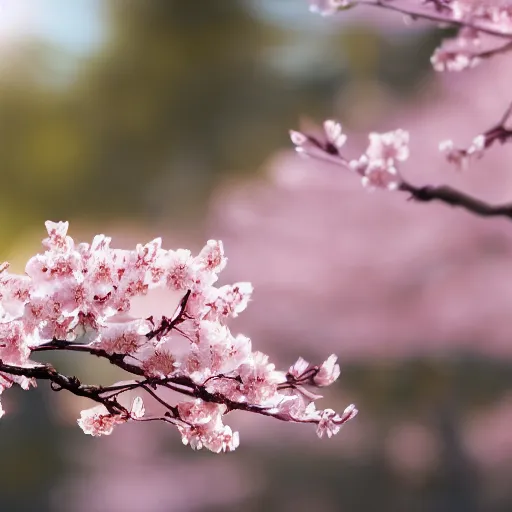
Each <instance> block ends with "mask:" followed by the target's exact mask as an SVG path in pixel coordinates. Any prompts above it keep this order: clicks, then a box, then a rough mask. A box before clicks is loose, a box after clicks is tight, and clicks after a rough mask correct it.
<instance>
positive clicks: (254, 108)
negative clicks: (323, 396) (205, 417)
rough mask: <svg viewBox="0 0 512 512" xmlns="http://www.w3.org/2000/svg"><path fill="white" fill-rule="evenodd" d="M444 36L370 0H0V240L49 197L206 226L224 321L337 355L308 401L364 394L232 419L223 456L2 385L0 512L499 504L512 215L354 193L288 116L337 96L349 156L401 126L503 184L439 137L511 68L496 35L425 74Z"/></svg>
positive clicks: (124, 222)
mask: <svg viewBox="0 0 512 512" xmlns="http://www.w3.org/2000/svg"><path fill="white" fill-rule="evenodd" d="M448 35H449V32H446V31H445V32H442V31H439V30H437V29H435V30H434V29H433V28H432V27H431V26H429V25H425V24H414V25H411V24H410V23H404V20H403V19H402V17H400V16H387V15H385V13H383V12H379V11H373V10H365V9H364V8H361V9H359V10H356V11H354V12H353V13H350V14H346V15H342V16H341V17H338V18H331V19H324V18H321V17H319V16H314V15H312V14H310V13H309V12H308V2H307V1H306V0H278V1H275V0H252V1H251V0H219V1H211V0H210V1H206V0H205V1H195V2H193V1H190V0H72V1H70V0H2V1H1V3H0V257H1V258H0V259H3V260H10V261H13V266H14V267H15V268H17V269H19V270H21V269H23V264H24V261H25V260H26V258H27V256H28V255H30V254H31V253H33V252H35V251H36V250H38V249H39V247H40V240H41V239H42V238H43V236H44V226H43V222H44V221H45V220H46V219H52V220H60V219H62V220H64V219H65V220H69V221H70V222H71V235H72V236H74V237H75V238H76V239H86V240H87V239H89V238H90V237H91V236H92V235H93V234H96V233H99V232H103V233H107V234H109V235H112V236H113V237H114V243H115V244H117V245H119V246H122V247H128V246H130V245H133V244H134V243H135V242H142V241H148V240H150V239H152V238H154V237H155V236H160V235H161V236H163V237H164V243H165V245H166V246H167V247H178V246H183V247H190V248H199V247H201V245H202V243H203V242H204V241H205V240H207V239H208V238H220V239H222V240H224V243H225V249H226V251H227V255H228V257H229V260H230V261H229V264H228V267H227V269H226V271H225V272H224V273H223V274H224V275H223V276H222V281H223V282H224V283H228V282H232V281H234V280H250V281H252V282H253V283H254V286H255V294H254V300H253V301H252V302H251V304H250V307H249V308H248V310H247V311H246V312H244V314H243V315H242V316H241V317H240V318H239V319H237V321H236V322H234V324H233V326H232V327H233V330H234V331H235V332H237V331H240V332H243V333H245V334H247V335H248V336H250V337H251V338H252V339H253V344H254V345H255V346H256V347H257V348H259V349H261V350H264V351H266V352H267V353H269V354H270V355H271V357H272V358H273V359H275V360H277V361H279V362H280V363H281V365H282V366H283V367H285V368H286V367H287V366H288V365H289V364H291V363H292V362H294V361H295V359H296V358H297V357H298V356H299V355H302V356H304V357H306V358H308V359H310V360H312V361H321V360H323V359H325V358H326V357H327V356H328V355H329V354H331V353H333V352H334V353H336V354H338V355H339V357H340V363H341V365H342V376H341V378H340V380H339V382H338V383H337V384H336V385H335V386H334V388H333V389H332V390H330V392H329V394H328V401H327V400H326V401H325V403H326V407H328V406H331V405H335V406H337V408H338V409H343V408H344V406H345V405H346V404H348V403H350V402H354V403H356V404H357V406H358V407H359V409H360V414H359V416H358V417H357V419H356V420H354V421H352V422H351V423H349V424H348V425H347V426H346V427H345V428H344V429H343V430H342V432H341V433H340V434H339V435H338V436H337V437H335V438H333V439H331V440H327V439H322V440H319V439H317V438H316V436H315V433H314V430H313V428H310V427H308V426H298V425H297V426H294V425H289V424H281V423H279V422H275V421H272V420H270V419H266V418H255V417H252V416H251V415H248V414H245V415H241V416H239V417H237V416H236V415H234V417H233V420H232V421H229V422H230V423H231V424H232V425H233V426H235V427H237V428H239V429H240V431H241V440H242V444H241V447H240V448H239V449H238V450H237V451H236V452H235V453H232V454H226V455H221V456H219V455H214V454H211V453H203V452H197V453H196V452H192V451H191V450H190V449H189V448H187V447H183V446H182V445H181V442H180V439H179V435H178V433H177V432H176V431H175V430H174V429H172V428H169V427H167V426H165V425H154V424H147V425H126V426H123V427H120V428H118V429H117V431H115V433H114V434H113V435H112V436H111V437H106V438H99V439H96V438H90V437H88V436H84V435H83V434H82V432H81V431H80V430H79V429H78V427H77V426H76V423H75V420H76V418H77V417H78V415H79V410H80V409H81V408H82V407H84V406H85V404H84V403H81V402H80V401H79V400H78V399H76V398H75V397H70V396H66V395H65V394H64V392H62V393H52V392H51V391H50V390H49V389H48V388H47V386H46V385H44V384H41V385H40V387H39V389H38V390H36V391H31V392H30V393H25V392H22V391H21V390H17V389H13V390H10V391H8V392H6V393H5V394H4V395H3V397H2V402H3V406H4V408H5V409H6V411H7V413H8V414H6V416H5V417H4V418H3V419H2V421H1V422H0V454H1V456H0V457H1V461H2V463H1V467H0V510H1V511H2V512H3V511H6V512H17V511H34V512H46V511H48V512H50V511H51V512H82V511H84V512H85V511H87V512H117V511H124V512H132V511H133V512H135V511H139V510H145V511H148V512H149V511H152V512H153V511H154V512H167V511H169V512H170V511H173V512H174V511H176V512H188V511H190V512H200V511H213V512H215V511H228V512H229V511H239V510H245V511H247V512H250V511H259V510H279V511H283V512H288V511H290V512H291V511H293V512H301V511H311V510H323V511H326V512H330V511H338V510H343V511H357V512H366V511H368V512H369V511H375V510H379V512H387V511H389V512H412V511H414V512H416V511H421V512H434V511H435V512H479V511H486V512H501V511H503V512H505V511H509V510H511V509H512V489H511V487H510V482H509V480H510V470H511V469H512V434H511V431H510V424H511V421H512V340H511V335H512V315H511V312H510V308H511V306H512V280H511V279H510V276H511V275H512V259H511V256H512V226H511V225H510V223H509V222H506V221H504V220H499V219H496V220H482V219H479V218H474V217H472V216H470V215H469V214H468V213H466V212H463V211H458V210H452V209H449V208H447V207H445V206H443V205H436V204H431V205H430V204H429V205H418V204H413V203H411V202H408V201H406V200H405V199H406V198H405V197H403V196H401V195H399V194H396V195H395V194H388V193H368V192H367V191H365V190H362V188H361V187H360V184H359V183H358V182H357V180H355V178H354V177H353V176H351V175H348V174H345V173H344V172H343V171H342V170H340V169H336V168H332V167H328V166H324V165H320V164H318V163H315V162H311V161H309V162H308V161H303V160H300V159H298V157H297V156H296V155H295V154H294V153H293V152H292V151H291V149H290V144H289V142H288V138H287V131H288V129H289V128H293V127H298V126H300V123H301V122H303V123H306V124H307V123H308V122H309V121H308V119H312V120H315V121H321V120H323V119H324V118H326V117H335V118H338V119H340V120H341V121H342V122H343V125H344V127H345V128H346V130H347V132H348V133H349V134H350V139H349V143H348V149H347V151H348V153H350V154H351V156H357V155H358V152H360V151H361V150H362V149H363V148H364V145H365V140H366V133H367V132H368V131H371V130H382V131H385V130H390V129H395V128H398V127H402V128H405V129H408V130H410V131H411V134H412V143H411V151H412V155H411V159H410V161H409V162H408V163H406V165H404V166H403V168H402V170H403V173H404V174H406V175H407V176H408V177H409V178H410V179H411V180H412V181H415V180H416V182H417V183H418V184H420V183H437V182H448V183H451V184H455V185H457V186H459V187H460V188H462V189H463V190H466V191H468V192H471V193H475V194H478V195H479V196H480V197H482V198H484V199H487V200H489V201H496V202H497V201H502V200H506V199H507V198H508V199H510V198H511V197H512V173H511V172H510V168H509V167H510V166H509V164H508V162H510V160H511V157H512V152H511V151H510V149H508V148H507V147H497V148H493V149H492V150H491V151H489V153H488V154H487V155H486V157H485V158H484V159H483V160H482V161H480V162H477V163H476V164H475V165H473V166H472V167H471V168H470V169H469V170H468V171H466V172H465V173H463V174H460V173H457V172H456V171H454V170H453V169H450V167H449V166H448V165H447V164H446V163H445V162H444V161H443V158H442V156H441V155H440V154H439V153H438V151H437V145H438V142H439V141H440V140H442V139H445V138H453V139H454V140H455V142H456V143H457V144H461V145H464V144H467V143H469V142H470V141H471V139H472V138H473V136H475V135H476V134H478V133H479V132H481V131H483V130H484V129H487V128H488V127H490V126H491V125H492V124H493V123H494V122H495V121H496V120H497V119H499V117H500V115H501V113H502V112H503V111H504V110H505V108H506V106H507V105H508V102H509V100H510V83H511V80H512V61H511V60H510V58H508V57H507V56H503V57H500V58H496V59H495V60H493V61H491V62H489V63H485V64H484V65H482V66H481V67H479V68H476V69H474V70H471V71H470V72H467V73H463V74H460V75H446V76H444V75H443V76H441V75H436V74H435V73H434V72H433V71H432V70H431V68H430V64H429V56H430V54H431V53H432V51H433V49H434V48H435V46H436V44H437V43H438V42H439V41H440V38H442V37H446V36H448ZM303 116H304V117H303ZM171 309H172V308H171ZM52 361H54V362H55V363H56V364H59V367H60V368H62V369H63V370H65V371H67V372H70V373H74V374H77V375H79V376H80V377H82V378H84V379H86V380H87V381H88V382H91V383H96V382H100V381H101V382H103V381H104V382H109V381H113V380H118V379H119V378H120V377H121V375H120V374H116V373H115V372H113V370H112V369H111V368H109V367H108V366H106V365H98V362H97V361H94V360H88V359H87V358H83V357H80V356H79V355H72V357H60V358H57V357H55V358H54V359H52Z"/></svg>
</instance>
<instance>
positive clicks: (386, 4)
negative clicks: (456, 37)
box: [309, 0, 512, 39]
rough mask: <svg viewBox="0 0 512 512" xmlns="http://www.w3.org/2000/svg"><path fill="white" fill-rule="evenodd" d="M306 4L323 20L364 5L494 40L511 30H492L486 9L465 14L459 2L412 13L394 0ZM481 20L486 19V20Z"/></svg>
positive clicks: (437, 4) (330, 0)
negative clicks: (479, 33) (456, 28)
mask: <svg viewBox="0 0 512 512" xmlns="http://www.w3.org/2000/svg"><path fill="white" fill-rule="evenodd" d="M309 3H310V10H311V11H312V12H317V13H319V14H322V15H323V16H330V15H333V14H336V13H338V12H342V11H346V10H348V9H351V8H354V7H357V6H358V5H365V6H369V7H376V8H378V9H384V10H388V11H394V12H397V13H399V14H403V15H404V16H409V17H411V18H412V19H424V20H427V21H433V22H436V23H440V24H443V25H451V26H454V27H459V28H470V29H473V30H476V31H479V32H482V33H485V34H489V35H492V36H496V37H501V38H507V39H508V38H512V30H500V29H498V28H495V27H493V24H492V22H491V21H490V18H491V17H492V16H491V11H490V9H489V10H487V11H483V10H482V11H478V10H474V11H473V12H472V11H471V10H469V6H467V9H468V10H467V11H464V10H462V11H461V7H462V6H461V4H460V2H456V1H454V0H453V1H452V0H445V1H438V0H434V1H431V2H429V1H425V2H422V4H423V5H424V6H428V4H432V6H433V9H428V8H423V9H416V8H414V7H411V6H410V5H408V3H407V2H397V1H396V0H310V2H309ZM418 3H419V2H418ZM494 9H495V10H496V11H497V10H498V9H499V7H498V6H496V7H495V8H494ZM484 16H485V17H487V18H488V19H487V20H486V19H485V17H484ZM479 18H482V19H479Z"/></svg>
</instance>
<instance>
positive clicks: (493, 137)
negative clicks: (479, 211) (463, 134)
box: [439, 102, 512, 168]
mask: <svg viewBox="0 0 512 512" xmlns="http://www.w3.org/2000/svg"><path fill="white" fill-rule="evenodd" d="M511 114H512V102H511V103H510V104H509V106H508V108H507V110H505V112H504V114H503V115H502V116H501V119H500V120H499V121H498V122H497V123H496V124H495V125H494V126H492V127H491V128H489V129H488V130H486V131H485V132H484V133H482V134H480V135H477V136H476V137H475V138H474V139H473V142H472V143H471V145H470V146H469V147H468V148H465V149H463V148H456V147H454V144H453V141H451V140H445V141H442V142H441V143H440V144H439V150H440V151H442V152H443V153H445V155H446V159H447V160H448V162H450V163H452V164H455V165H456V166H457V167H458V168H465V167H467V165H468V163H469V161H470V159H475V158H481V157H482V156H483V154H484V152H485V150H486V149H488V148H490V147H491V146H492V145H493V144H494V143H496V142H500V143H501V144H504V143H505V142H508V141H509V140H511V139H512V129H510V128H507V127H506V126H505V125H506V123H507V121H508V120H509V118H510V116H511Z"/></svg>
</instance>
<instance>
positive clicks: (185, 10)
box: [0, 0, 434, 248]
mask: <svg viewBox="0 0 512 512" xmlns="http://www.w3.org/2000/svg"><path fill="white" fill-rule="evenodd" d="M100 5H101V6H102V8H103V10H104V13H103V14H104V18H105V20H106V27H107V33H106V38H105V42H104V44H103V45H101V46H100V47H99V49H98V50H96V51H94V52H93V54H92V55H88V56H87V57H85V58H82V59H81V60H80V59H79V60H76V56H73V55H70V54H68V53H66V51H65V49H63V48H58V47H54V46H53V47H52V46H50V45H48V44H44V43H43V42H38V41H32V42H30V43H27V45H26V46H24V47H21V48H20V49H19V50H18V52H17V53H16V55H12V56H11V57H10V60H9V61H8V65H7V64H6V65H4V69H5V70H6V73H5V76H4V77H3V78H1V77H0V168H1V169H2V178H3V180H2V181H3V186H2V187H1V188H0V244H1V245H0V247H1V246H3V247H4V248H5V247H6V246H8V244H9V243H11V242H12V240H13V239H14V237H15V236H16V235H17V234H19V232H20V229H23V228H27V227H30V226H33V225H37V226H38V227H39V226H40V225H41V222H42V221H44V220H46V219H47V218H52V219H71V218H76V217H78V218H84V217H86V218H88V219H91V220H92V219H94V218H96V219H98V220H99V219H105V218H121V217H122V218H126V219H141V220H142V221H143V222H147V221H150V222H151V221H154V220H159V221H165V223H171V224H172V223H173V222H174V223H180V224H183V223H184V222H185V223H186V222H192V223H193V222H194V221H195V220H197V219H199V218H200V217H201V215H202V214H204V212H205V211H206V208H207V199H208V196H209V193H210V192H211V190H212V187H213V186H214V185H215V184H216V183H217V182H218V180H219V179H220V178H221V177H222V176H224V175H226V174H235V175H236V174H239V173H247V172H254V171H255V170H257V169H258V168H259V166H260V165H261V164H262V162H263V161H264V160H265V158H267V157H268V156H269V155H270V154H271V153H272V152H273V151H274V150H276V149H278V148H280V147H282V146H284V145H286V144H287V130H288V128H289V127H290V126H295V125H296V124H297V120H298V117H299V116H300V115H302V114H307V115H310V116H312V117H318V118H321V116H325V115H332V110H333V102H334V101H335V96H336V94H335V93H336V91H340V90H341V93H343V89H344V88H346V87H350V86H351V85H353V84H359V85H360V84H361V83H362V82H365V81H371V80H375V78H378V79H382V80H384V81H387V82H388V83H389V85H390V86H392V87H393V88H396V87H397V85H400V84H401V85H400V87H401V88H400V89H399V92H400V94H401V93H402V92H403V91H404V90H407V89H409V90H410V88H411V86H412V85H414V83H415V81H417V80H418V79H420V78H421V77H422V74H424V73H425V70H426V69H427V68H428V62H426V60H425V59H418V58H417V57H416V55H415V52H414V51H412V50H411V48H418V49H420V51H422V52H423V53H424V52H425V51H429V49H430V47H432V46H433V44H434V41H433V40H432V38H430V36H428V34H427V35H426V36H422V35H420V36H419V38H418V41H417V44H412V45H411V44H409V45H403V44H394V45H393V44H390V43H386V44H383V42H384V41H386V40H387V39H386V38H385V37H383V36H382V35H380V34H378V33H376V32H374V31H372V30H370V29H368V28H364V27H362V26H361V27H359V28H358V27H350V28H347V29H346V30H341V31H336V32H334V33H332V34H328V35H322V33H321V32H320V33H319V32H316V33H314V35H313V37H311V35H310V34H308V33H307V31H306V32H305V31H304V30H300V29H296V28H295V27H294V16H296V15H297V11H296V10H293V9H290V23H289V25H279V24H276V23H271V22H270V21H268V20H264V19H263V18H261V17H260V18H258V17H257V16H256V15H255V11H254V10H252V9H249V7H254V6H255V5H256V6H258V2H253V4H251V3H248V2H245V1H242V0H231V1H229V2H202V3H201V5H200V7H199V6H198V4H197V3H196V2H187V1H185V0H152V1H150V2H148V1H145V0H132V1H130V2H119V1H105V2H104V3H102V4H100ZM298 8H299V6H297V9H298ZM62 22H63V23H65V22H66V20H62ZM425 37H427V39H426V40H425ZM429 38H430V39H429ZM305 40H306V41H308V44H309V45H310V46H311V48H316V49H317V53H316V54H315V55H317V54H319V55H320V57H321V59H320V60H321V62H320V63H321V64H323V66H320V67H319V68H318V71H317V72H311V71H308V60H307V59H308V57H307V55H305V53H304V55H303V53H302V51H301V48H302V47H303V46H304V42H305ZM425 41H426V42H427V43H428V44H425ZM300 45H302V46H300ZM289 48H291V49H292V50H293V51H292V53H293V58H294V60H295V61H296V62H298V65H299V68H300V69H302V73H299V74H297V73H295V74H294V73H289V72H287V65H288V61H289V60H290V58H288V57H287V54H286V53H284V54H283V50H284V49H289ZM397 55H398V57H399V58H398V59H397ZM404 59H405V60H406V61H407V62H406V63H404ZM394 61H397V62H400V63H401V66H400V70H407V71H406V72H404V71H397V70H395V71H391V75H389V72H388V71H386V70H389V69H390V67H389V66H387V65H386V66H384V65H383V64H382V63H383V62H386V63H390V62H394ZM340 62H343V65H340ZM316 63H317V64H318V63H319V62H318V59H317V62H316ZM320 68H321V69H320ZM62 69H64V70H66V69H67V70H68V73H67V74H66V73H63V72H62ZM322 69H323V70H324V71H322ZM326 70H327V71H326ZM404 88H405V89H404ZM363 89H364V88H363ZM363 89H361V88H359V87H358V86H357V87H355V90H363ZM397 90H398V89H397ZM352 99H353V98H352ZM360 99H362V98H360ZM95 222H96V223H99V222H97V221H95Z"/></svg>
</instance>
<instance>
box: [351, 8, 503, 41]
mask: <svg viewBox="0 0 512 512" xmlns="http://www.w3.org/2000/svg"><path fill="white" fill-rule="evenodd" d="M353 5H368V6H370V7H378V8H381V9H387V10H389V11H395V12H398V13H400V14H404V15H406V16H411V17H412V18H414V19H417V18H422V19H425V20H429V21H435V22H438V23H446V24H449V25H452V26H455V27H459V28H464V27H467V28H471V29H474V30H478V31H479V32H483V33H485V34H489V35H492V36H497V37H502V38H506V39H511V38H512V32H503V31H502V30H496V29H493V28H492V27H489V26H487V25H485V24H483V25H482V24H480V23H475V22H473V21H471V20H469V19H465V18H462V19H455V18H453V17H450V16H445V15H443V14H442V10H436V11H425V10H421V11H420V10H416V9H412V8H409V7H408V6H404V5H401V4H399V3H397V2H394V1H386V0H356V1H354V3H353Z"/></svg>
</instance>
